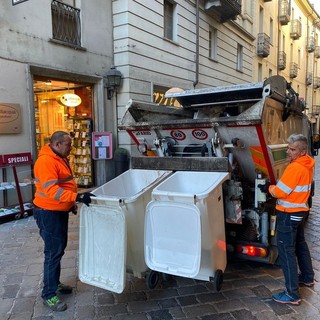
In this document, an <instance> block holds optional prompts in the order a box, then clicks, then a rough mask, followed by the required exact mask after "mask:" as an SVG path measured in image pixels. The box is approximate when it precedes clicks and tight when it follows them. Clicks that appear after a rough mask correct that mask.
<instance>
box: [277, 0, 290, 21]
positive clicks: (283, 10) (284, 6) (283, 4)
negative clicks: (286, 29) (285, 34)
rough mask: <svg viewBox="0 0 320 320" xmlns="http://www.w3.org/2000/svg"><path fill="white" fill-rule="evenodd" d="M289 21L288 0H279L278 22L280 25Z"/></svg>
mask: <svg viewBox="0 0 320 320" xmlns="http://www.w3.org/2000/svg"><path fill="white" fill-rule="evenodd" d="M289 21H290V7H289V1H288V0H280V3H279V22H280V24H281V25H283V26H284V25H287V24H288V23H289Z"/></svg>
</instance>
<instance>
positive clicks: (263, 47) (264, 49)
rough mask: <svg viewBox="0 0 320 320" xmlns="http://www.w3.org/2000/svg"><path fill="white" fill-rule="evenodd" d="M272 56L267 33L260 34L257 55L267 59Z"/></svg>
mask: <svg viewBox="0 0 320 320" xmlns="http://www.w3.org/2000/svg"><path fill="white" fill-rule="evenodd" d="M269 54H270V37H269V36H268V35H266V34H265V33H258V37H257V55H258V56H259V57H267V56H268V55H269Z"/></svg>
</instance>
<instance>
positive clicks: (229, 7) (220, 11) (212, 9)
mask: <svg viewBox="0 0 320 320" xmlns="http://www.w3.org/2000/svg"><path fill="white" fill-rule="evenodd" d="M204 9H205V12H206V13H207V14H208V15H209V16H211V17H213V18H214V19H216V20H218V21H220V22H226V21H228V20H235V19H236V17H237V15H238V14H240V13H241V0H206V1H205V4H204Z"/></svg>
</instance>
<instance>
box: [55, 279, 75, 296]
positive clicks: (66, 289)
mask: <svg viewBox="0 0 320 320" xmlns="http://www.w3.org/2000/svg"><path fill="white" fill-rule="evenodd" d="M57 293H62V294H70V293H72V287H70V286H68V285H66V284H63V283H61V282H60V283H59V285H58V289H57Z"/></svg>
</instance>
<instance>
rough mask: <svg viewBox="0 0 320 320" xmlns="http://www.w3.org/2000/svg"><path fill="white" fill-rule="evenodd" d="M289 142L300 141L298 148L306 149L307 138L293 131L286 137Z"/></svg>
mask: <svg viewBox="0 0 320 320" xmlns="http://www.w3.org/2000/svg"><path fill="white" fill-rule="evenodd" d="M287 141H288V142H289V143H295V142H300V143H299V146H298V148H299V149H300V150H301V151H303V150H307V149H308V139H307V137H305V136H304V135H303V134H301V133H294V134H292V135H291V136H289V138H288V139H287Z"/></svg>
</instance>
